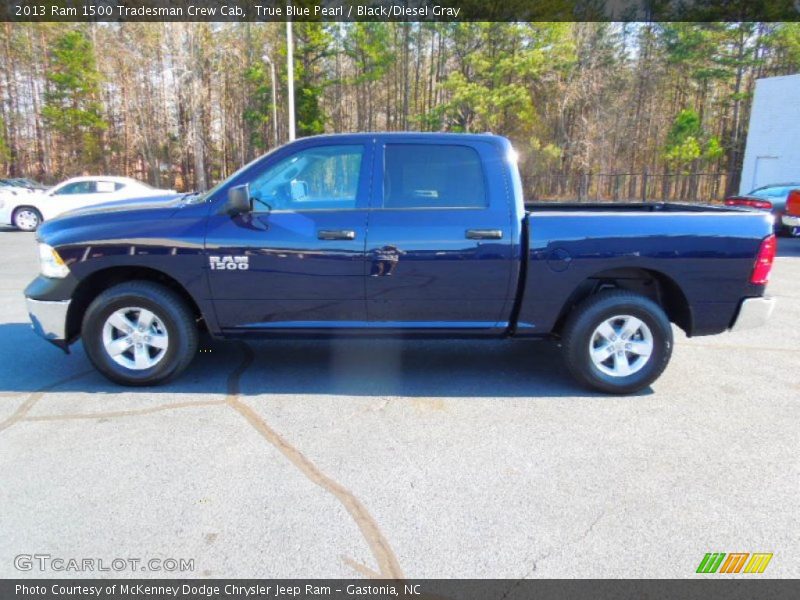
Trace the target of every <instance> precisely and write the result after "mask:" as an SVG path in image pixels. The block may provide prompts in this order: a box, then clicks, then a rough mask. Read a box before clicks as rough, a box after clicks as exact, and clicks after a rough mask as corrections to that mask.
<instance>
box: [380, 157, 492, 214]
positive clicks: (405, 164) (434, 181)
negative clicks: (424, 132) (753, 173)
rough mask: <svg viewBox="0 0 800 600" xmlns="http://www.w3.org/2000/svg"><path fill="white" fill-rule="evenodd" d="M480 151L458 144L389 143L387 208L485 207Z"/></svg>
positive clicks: (385, 171)
mask: <svg viewBox="0 0 800 600" xmlns="http://www.w3.org/2000/svg"><path fill="white" fill-rule="evenodd" d="M487 206H489V199H488V197H487V195H486V184H485V180H484V174H483V166H482V164H481V158H480V156H479V155H478V152H477V151H476V150H475V149H474V148H471V147H469V146H459V145H455V144H452V145H450V144H387V145H386V148H385V154H384V169H383V207H384V208H486V207H487Z"/></svg>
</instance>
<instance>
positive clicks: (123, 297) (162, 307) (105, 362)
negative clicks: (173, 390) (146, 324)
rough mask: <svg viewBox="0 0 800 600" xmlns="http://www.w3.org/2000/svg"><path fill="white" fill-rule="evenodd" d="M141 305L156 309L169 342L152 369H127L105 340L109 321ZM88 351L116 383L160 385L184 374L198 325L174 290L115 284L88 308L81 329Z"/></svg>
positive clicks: (137, 283)
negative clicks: (124, 311) (120, 313)
mask: <svg viewBox="0 0 800 600" xmlns="http://www.w3.org/2000/svg"><path fill="white" fill-rule="evenodd" d="M127 307H140V308H143V309H146V310H149V311H151V312H153V314H154V315H155V316H156V318H157V319H158V321H160V323H161V324H163V327H164V328H165V329H166V333H167V336H168V343H167V344H166V346H167V347H166V349H164V352H163V356H161V357H160V359H159V360H158V362H157V363H156V364H155V365H154V366H152V367H149V368H145V369H141V370H138V369H134V368H126V367H125V366H123V365H120V364H118V363H117V362H115V360H114V359H112V357H111V355H110V354H109V352H108V351H106V348H105V345H104V343H103V328H104V325H105V323H106V320H107V319H108V318H109V317H110V316H111V315H112V314H113V313H114V312H116V311H118V310H120V309H123V308H127ZM81 335H82V337H83V345H84V348H85V349H86V354H87V355H88V356H89V360H90V361H91V362H92V364H93V365H94V366H95V368H96V369H97V370H98V371H100V372H101V373H102V374H103V375H105V376H106V377H107V378H108V379H110V380H111V381H113V382H115V383H119V384H122V385H129V386H143V385H157V384H160V383H164V382H165V381H167V380H168V379H170V378H172V377H176V376H177V375H178V374H179V373H181V372H182V371H183V370H184V369H185V368H186V367H188V366H189V363H191V362H192V359H193V358H194V356H195V354H196V353H197V343H198V331H197V325H196V322H195V319H194V316H193V314H192V311H191V310H190V309H189V307H187V306H186V303H185V302H184V301H183V299H182V298H181V297H180V296H178V294H176V293H175V292H173V291H172V290H170V289H168V288H166V287H164V286H162V285H159V284H157V283H152V282H149V281H132V282H129V283H122V284H119V285H115V286H114V287H112V288H109V289H107V290H106V291H104V292H103V293H101V294H100V295H99V296H97V298H95V299H94V301H93V302H92V303H91V304H90V305H89V308H88V309H86V313H85V314H84V317H83V326H82V328H81Z"/></svg>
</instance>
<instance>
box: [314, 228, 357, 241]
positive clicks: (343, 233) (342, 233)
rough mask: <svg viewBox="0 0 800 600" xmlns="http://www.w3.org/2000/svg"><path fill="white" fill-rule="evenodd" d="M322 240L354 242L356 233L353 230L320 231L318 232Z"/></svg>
mask: <svg viewBox="0 0 800 600" xmlns="http://www.w3.org/2000/svg"><path fill="white" fill-rule="evenodd" d="M317 239H320V240H354V239H356V232H355V231H353V230H352V229H320V230H319V231H317Z"/></svg>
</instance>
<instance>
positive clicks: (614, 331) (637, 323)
mask: <svg viewBox="0 0 800 600" xmlns="http://www.w3.org/2000/svg"><path fill="white" fill-rule="evenodd" d="M652 354H653V334H652V333H651V332H650V328H649V327H648V326H647V325H646V324H645V323H644V322H643V321H642V320H641V319H637V318H636V317H634V316H631V315H617V316H614V317H611V318H610V319H606V320H605V321H603V322H602V323H600V325H599V326H598V327H597V328H596V329H595V330H594V333H593V334H592V337H591V338H590V340H589V355H590V356H591V358H592V362H593V363H594V366H595V367H597V368H598V369H599V370H600V371H601V372H602V373H605V374H606V375H610V376H611V377H627V376H629V375H633V374H634V373H636V372H638V371H640V370H641V369H642V368H643V367H644V366H645V365H646V364H647V362H648V361H649V360H650V356H651V355H652Z"/></svg>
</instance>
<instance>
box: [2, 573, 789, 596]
mask: <svg viewBox="0 0 800 600" xmlns="http://www.w3.org/2000/svg"><path fill="white" fill-rule="evenodd" d="M234 586H235V587H234ZM306 586H310V587H306ZM34 588H37V589H38V590H39V592H36V591H33V592H32V591H31V590H32V589H34ZM174 590H177V593H175V592H174ZM97 592H99V593H97ZM798 596H800V584H799V581H798V580H792V579H764V578H763V577H762V576H760V575H749V576H746V577H744V576H743V577H741V578H734V579H731V578H723V577H721V576H718V575H712V576H708V577H704V578H697V579H633V580H624V579H533V580H530V579H526V580H513V579H408V580H402V581H396V580H363V579H353V580H343V579H305V580H302V579H281V580H278V579H225V580H223V579H84V580H81V579H28V580H24V579H5V580H0V598H2V599H3V600H12V599H14V600H23V599H25V600H84V599H88V598H92V599H97V600H199V599H207V600H216V599H218V600H434V599H435V600H445V599H453V600H456V599H457V600H521V599H527V598H536V599H537V600H566V599H570V600H581V599H584V598H585V599H590V598H591V599H592V600H611V599H615V600H620V599H627V598H637V599H645V598H646V599H647V600H661V599H671V598H676V599H677V598H679V599H681V600H693V599H697V600H717V599H719V600H754V599H759V598H770V599H776V600H782V599H784V598H786V599H787V600H788V599H790V598H791V599H794V598H797V597H798Z"/></svg>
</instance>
